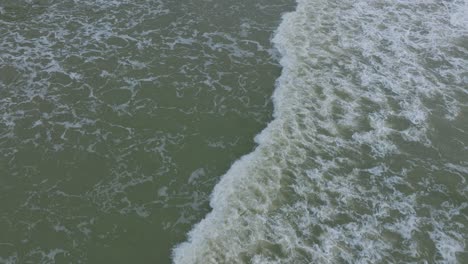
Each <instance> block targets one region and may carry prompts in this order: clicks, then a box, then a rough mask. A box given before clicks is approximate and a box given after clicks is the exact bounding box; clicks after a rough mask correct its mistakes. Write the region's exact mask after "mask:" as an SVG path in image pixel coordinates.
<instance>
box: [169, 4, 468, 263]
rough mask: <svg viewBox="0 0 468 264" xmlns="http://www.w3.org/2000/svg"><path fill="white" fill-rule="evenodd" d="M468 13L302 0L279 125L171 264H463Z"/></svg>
mask: <svg viewBox="0 0 468 264" xmlns="http://www.w3.org/2000/svg"><path fill="white" fill-rule="evenodd" d="M467 13H468V2H466V1H384V0H382V1H321V0H299V1H298V6H297V10H296V11H295V12H292V13H289V14H287V15H286V16H284V17H283V22H282V24H281V26H280V27H279V29H278V31H277V33H276V35H275V38H274V39H273V42H274V44H275V46H276V47H277V48H278V49H279V51H280V52H281V54H282V59H281V65H282V66H283V71H282V75H281V77H280V78H279V80H278V83H277V89H276V91H275V93H274V106H275V112H274V117H275V119H274V121H272V122H271V123H270V124H269V125H268V127H267V128H266V129H265V130H264V131H263V132H262V133H261V134H259V135H258V136H257V138H256V141H257V143H258V144H259V146H258V147H257V148H256V150H255V151H254V152H252V153H250V154H248V155H246V156H244V157H242V158H241V159H240V160H238V161H237V162H236V163H235V164H234V165H233V166H232V167H231V168H230V169H229V171H228V172H227V173H226V174H225V175H224V176H223V177H222V179H221V181H220V182H219V183H218V184H217V185H216V187H215V189H214V193H213V195H212V199H211V206H212V208H213V211H212V212H211V213H210V214H208V215H207V216H206V218H205V219H204V220H203V221H201V222H200V223H199V224H198V225H196V226H195V227H194V229H193V230H192V231H191V232H190V234H189V239H188V241H187V242H185V243H183V244H181V245H179V246H178V247H177V248H176V249H175V251H174V256H175V260H176V263H467V262H468V254H467V241H468V184H467V179H468V20H467V15H466V14H467Z"/></svg>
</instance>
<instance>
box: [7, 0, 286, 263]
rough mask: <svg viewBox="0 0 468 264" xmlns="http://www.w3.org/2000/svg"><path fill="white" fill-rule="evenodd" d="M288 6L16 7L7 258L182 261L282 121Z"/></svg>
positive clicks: (147, 3)
mask: <svg viewBox="0 0 468 264" xmlns="http://www.w3.org/2000/svg"><path fill="white" fill-rule="evenodd" d="M292 4H293V3H292V2H291V3H288V1H274V2H271V1H256V2H255V3H251V2H250V1H236V3H231V2H227V1H198V0H195V1H163V0H161V1H157V0H131V1H130V0H128V1H127V0H115V1H107V0H106V1H104V0H85V1H73V0H31V1H9V0H8V1H0V155H1V156H0V157H1V158H0V263H130V262H134V263H169V262H170V255H171V248H172V247H174V246H175V245H176V244H177V243H180V242H182V241H183V240H184V239H185V236H186V233H187V232H188V231H189V230H190V228H191V226H192V225H193V224H195V223H196V222H198V221H200V220H201V219H202V218H203V216H204V215H205V214H206V213H207V212H208V211H209V206H208V200H209V194H210V193H211V191H212V189H213V186H214V185H215V184H216V182H217V181H218V179H219V176H220V175H222V174H223V173H224V172H225V171H226V170H227V169H228V168H229V166H230V164H231V163H232V162H233V161H234V160H235V159H237V158H238V157H239V156H241V155H243V154H245V153H248V152H250V151H251V150H252V148H253V146H254V143H253V136H254V135H255V134H257V133H258V132H260V130H261V129H262V128H263V127H265V126H266V124H267V122H268V121H269V120H270V119H271V112H272V104H271V100H270V96H271V93H272V91H273V89H274V81H275V79H276V78H277V77H278V76H279V74H280V67H279V65H278V62H277V60H276V59H275V58H274V56H275V51H274V50H273V48H272V45H271V43H270V38H271V36H272V34H273V32H274V30H275V29H276V28H277V26H278V25H279V22H280V17H281V15H280V14H281V13H282V12H285V11H288V10H289V11H290V10H292V9H293V6H292Z"/></svg>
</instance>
